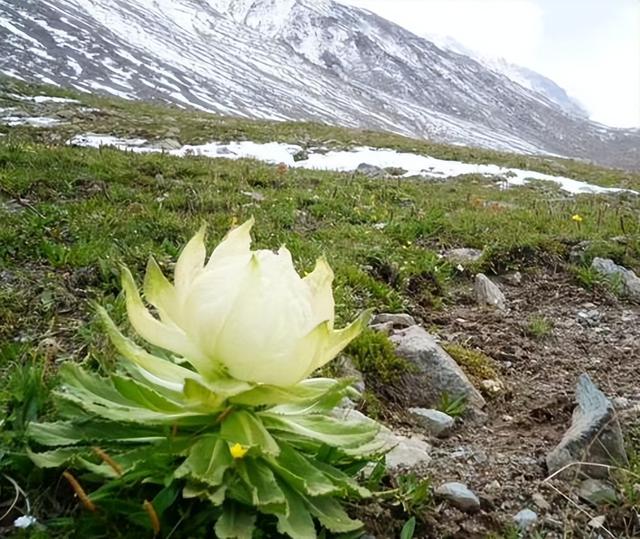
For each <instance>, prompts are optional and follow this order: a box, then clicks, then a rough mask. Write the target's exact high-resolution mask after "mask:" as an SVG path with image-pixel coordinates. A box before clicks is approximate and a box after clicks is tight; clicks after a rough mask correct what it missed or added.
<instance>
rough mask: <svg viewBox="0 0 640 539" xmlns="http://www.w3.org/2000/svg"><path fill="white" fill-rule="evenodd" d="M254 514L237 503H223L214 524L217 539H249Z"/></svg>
mask: <svg viewBox="0 0 640 539" xmlns="http://www.w3.org/2000/svg"><path fill="white" fill-rule="evenodd" d="M255 523H256V515H255V514H254V513H251V512H250V511H249V510H248V509H246V508H244V507H242V506H241V505H239V504H237V503H229V502H228V503H225V504H224V509H223V512H222V516H221V517H220V518H219V519H218V521H217V522H216V525H215V532H216V537H218V539H251V537H252V536H253V530H254V529H255Z"/></svg>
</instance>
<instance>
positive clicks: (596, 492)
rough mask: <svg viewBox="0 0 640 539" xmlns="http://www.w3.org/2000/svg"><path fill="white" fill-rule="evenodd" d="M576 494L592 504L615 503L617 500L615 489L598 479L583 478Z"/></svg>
mask: <svg viewBox="0 0 640 539" xmlns="http://www.w3.org/2000/svg"><path fill="white" fill-rule="evenodd" d="M578 496H580V498H582V499H583V500H584V501H585V502H588V503H590V504H591V505H594V506H596V507H597V506H599V505H605V504H615V503H616V502H617V501H618V494H617V493H616V490H615V489H614V488H613V487H612V486H611V485H610V484H609V483H605V482H604V481H600V480H598V479H585V480H584V481H582V483H580V487H579V488H578Z"/></svg>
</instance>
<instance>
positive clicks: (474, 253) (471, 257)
mask: <svg viewBox="0 0 640 539" xmlns="http://www.w3.org/2000/svg"><path fill="white" fill-rule="evenodd" d="M444 257H445V259H446V260H448V261H449V262H451V263H452V264H470V263H473V262H477V261H478V260H480V259H481V258H482V251H480V250H478V249H470V248H467V247H461V248H460V249H449V250H448V251H447V252H446V253H444Z"/></svg>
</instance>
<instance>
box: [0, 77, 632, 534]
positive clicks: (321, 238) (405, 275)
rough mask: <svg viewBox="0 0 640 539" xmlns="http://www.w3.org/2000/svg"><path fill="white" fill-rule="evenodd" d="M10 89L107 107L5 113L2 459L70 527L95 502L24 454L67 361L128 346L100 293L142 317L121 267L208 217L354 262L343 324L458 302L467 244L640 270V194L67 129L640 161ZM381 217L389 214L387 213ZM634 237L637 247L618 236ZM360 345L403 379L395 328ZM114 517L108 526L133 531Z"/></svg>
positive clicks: (101, 356) (572, 168)
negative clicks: (267, 157)
mask: <svg viewBox="0 0 640 539" xmlns="http://www.w3.org/2000/svg"><path fill="white" fill-rule="evenodd" d="M2 87H4V91H5V92H6V91H7V90H8V91H10V92H22V93H28V94H34V95H35V94H39V93H42V92H46V93H48V94H49V95H61V96H67V97H78V98H79V99H81V100H82V101H83V103H84V104H86V105H88V106H92V107H99V108H101V109H103V110H104V111H105V112H104V114H103V115H101V116H98V117H91V118H89V117H87V118H76V119H74V120H73V121H72V122H71V123H70V124H69V125H66V126H61V127H60V128H55V129H49V130H44V129H34V128H26V127H25V128H15V129H9V128H7V127H0V133H4V134H6V136H4V137H0V223H1V226H0V282H1V283H2V285H1V286H0V376H2V379H3V380H4V382H3V383H2V384H0V417H2V418H4V419H3V420H2V421H3V423H2V427H1V430H2V434H0V436H1V437H0V440H1V441H2V446H1V448H0V470H1V471H3V473H4V472H5V471H7V472H8V473H9V474H10V475H16V477H19V478H20V479H21V484H22V485H23V486H24V488H26V489H27V490H28V491H29V492H30V493H31V495H32V497H33V504H34V510H35V511H36V514H38V515H40V516H41V517H42V518H47V517H60V519H61V520H58V521H57V522H58V523H59V525H60V529H61V530H63V531H64V530H67V532H68V531H69V529H71V528H70V527H72V526H73V522H70V518H71V516H72V515H73V516H78V513H74V512H73V511H77V509H73V508H75V507H76V503H75V501H74V500H73V499H71V497H70V496H68V493H67V495H65V496H62V498H63V499H62V500H58V499H57V497H59V496H60V494H59V491H60V486H59V485H58V483H57V481H58V480H59V474H58V475H55V476H54V475H52V474H48V475H47V474H44V475H43V474H42V473H41V472H38V471H31V472H30V471H29V469H30V468H29V463H28V461H25V459H24V458H23V457H21V456H20V455H19V453H18V452H17V451H16V450H17V449H18V448H20V444H21V443H22V434H21V433H22V430H23V428H24V424H25V422H26V421H28V420H29V419H30V418H33V417H36V416H38V417H43V415H47V414H54V413H55V410H54V409H53V408H52V407H51V404H50V402H49V401H48V388H49V387H50V386H51V384H52V383H53V382H54V380H55V372H56V365H57V364H58V363H59V362H61V361H63V360H74V361H78V362H84V363H85V364H86V365H87V366H89V367H92V368H95V369H99V370H104V371H108V370H109V369H110V368H111V367H112V366H113V364H114V362H115V361H116V354H115V352H114V350H113V349H112V348H111V346H110V345H109V344H108V343H107V342H106V339H105V337H104V336H103V335H102V332H101V329H100V327H99V325H98V324H97V322H96V320H95V317H94V309H93V307H92V303H93V302H97V303H99V304H101V305H104V306H105V307H106V308H107V309H108V310H109V312H110V313H111V315H112V316H113V317H114V319H115V320H116V322H117V323H118V324H120V325H121V326H123V327H124V325H125V324H126V321H125V317H124V308H123V302H122V297H121V295H120V286H119V279H118V272H119V269H118V268H119V265H120V264H126V265H127V266H129V267H130V268H131V269H132V271H133V273H134V275H136V276H137V277H138V279H139V281H140V280H141V277H142V274H143V270H144V266H145V264H146V261H147V259H148V257H149V256H150V255H154V256H155V257H156V259H157V260H158V262H159V263H160V265H161V266H162V267H163V269H164V270H166V271H168V272H169V273H170V271H171V269H172V264H173V263H174V262H175V260H176V256H177V255H178V253H179V250H180V248H181V246H182V245H184V243H185V241H186V240H188V239H189V238H190V237H191V236H192V235H193V233H194V232H195V231H196V230H197V229H198V228H199V227H200V225H201V224H202V223H203V222H206V223H207V225H208V245H209V247H211V248H212V247H213V246H214V245H215V244H216V243H217V242H218V241H219V240H220V239H221V238H222V236H223V235H224V234H225V233H226V231H227V230H228V228H229V227H230V226H231V225H232V224H233V223H239V222H242V221H243V220H244V219H247V218H249V217H250V216H254V217H255V219H256V226H255V229H254V239H255V245H256V246H257V247H259V248H269V249H273V248H277V247H279V246H280V245H282V244H286V245H287V246H288V248H289V249H290V250H291V252H292V254H293V258H294V261H295V263H296V265H297V267H298V269H299V270H300V271H301V272H306V271H310V270H311V269H312V268H313V266H314V263H315V259H316V258H317V257H318V256H321V255H323V254H324V255H326V257H327V259H328V260H329V263H330V264H331V266H332V267H333V269H334V271H335V274H336V281H335V298H336V310H337V313H338V318H339V320H338V322H339V323H340V324H342V323H345V322H347V321H349V320H351V319H353V317H354V316H356V314H357V313H359V312H360V311H361V310H363V309H365V308H373V309H375V310H376V311H378V312H409V313H412V314H415V315H418V316H422V315H428V314H429V313H431V312H432V311H433V310H434V309H439V308H446V306H447V304H448V303H449V302H450V301H452V297H453V296H454V295H453V294H452V292H453V291H454V290H455V289H456V287H457V286H458V285H459V284H464V283H461V282H460V280H464V279H466V278H467V277H465V276H461V275H459V274H458V273H457V272H456V271H455V268H453V267H452V266H451V265H450V264H449V263H447V262H446V261H445V260H443V259H441V258H439V256H438V254H439V253H440V252H441V251H443V250H445V249H448V248H452V247H476V248H484V249H485V256H484V257H483V260H482V262H481V265H482V268H481V269H484V270H486V271H496V272H500V271H504V270H507V269H522V268H527V267H530V266H540V265H541V264H546V263H548V262H552V263H553V264H554V267H555V266H558V267H560V268H562V267H565V266H567V267H568V258H567V257H568V253H569V251H570V249H571V247H572V246H573V245H575V244H576V243H578V242H580V241H583V240H596V241H597V245H598V246H599V247H598V249H599V250H598V251H597V252H598V253H607V252H608V253H611V255H612V256H614V255H615V256H614V258H615V259H616V260H617V261H623V262H624V263H625V265H626V266H627V267H630V268H632V269H634V270H636V271H639V270H640V223H639V222H638V219H637V215H638V212H639V211H640V200H637V199H636V198H634V197H629V196H621V197H615V198H612V197H603V196H577V197H566V196H564V195H562V194H561V193H560V192H559V191H557V189H556V188H550V187H549V186H547V185H542V184H535V183H534V184H529V185H527V186H524V187H518V188H512V189H509V190H506V191H503V190H500V189H499V188H498V187H497V186H496V184H495V183H493V182H491V181H488V180H486V179H484V178H482V177H477V176H467V177H462V178H458V179H456V180H451V181H448V182H432V181H424V180H417V179H416V180H405V179H403V180H393V181H380V180H371V179H367V178H364V177H361V176H355V175H352V174H342V173H332V172H319V171H309V170H302V169H291V170H286V171H285V170H282V169H279V168H278V167H275V166H269V165H265V164H262V163H259V162H256V161H251V160H240V161H230V160H223V159H220V160H212V159H206V158H196V157H189V158H184V159H181V158H177V157H171V156H168V155H162V154H147V155H142V154H132V153H124V152H119V151H116V150H113V149H101V150H95V149H82V148H71V147H67V146H65V145H64V144H63V143H64V141H65V140H66V138H67V137H68V136H71V135H72V134H75V133H79V132H84V131H94V132H99V133H105V134H114V135H121V136H143V137H148V138H163V137H166V136H169V135H168V129H170V128H173V129H174V131H175V130H178V133H179V134H178V137H179V138H180V140H181V142H183V143H188V142H191V143H194V142H205V141H210V140H212V139H217V140H229V139H241V138H247V139H251V140H256V141H272V140H281V141H287V142H300V141H301V140H305V139H306V138H308V139H309V140H311V141H312V142H313V143H315V142H319V143H322V142H325V141H327V140H330V139H332V140H333V141H334V142H331V143H330V145H335V146H341V147H347V146H349V145H351V144H358V145H360V144H369V145H378V146H385V147H393V148H398V149H402V150H409V151H418V152H422V153H429V154H431V155H434V156H437V157H443V158H447V157H448V158H452V159H463V160H468V161H473V162H493V163H499V164H505V165H510V166H520V167H523V168H530V169H533V170H541V171H543V172H554V173H562V174H564V175H567V176H571V177H577V178H579V179H585V180H589V181H593V182H595V183H600V184H603V185H608V184H615V185H626V186H635V187H636V188H638V187H640V176H638V175H633V174H630V173H626V172H622V171H610V170H607V169H601V168H598V167H590V166H588V165H586V164H583V163H578V162H572V161H562V160H546V159H541V158H534V157H521V156H514V155H509V154H499V153H496V152H488V151H485V150H476V149H469V148H459V147H454V146H446V145H436V144H431V143H428V142H424V141H414V140H410V139H406V138H403V137H398V136H395V135H388V134H382V133H374V132H364V131H353V130H342V129H337V128H333V127H329V126H322V125H318V124H305V123H303V124H294V123H272V122H250V121H247V120H240V119H233V118H221V117H217V116H213V115H206V114H201V113H195V112H191V111H183V110H179V109H176V108H162V107H160V106H158V105H151V104H140V103H131V102H125V101H121V100H116V99H106V98H100V97H94V96H88V95H78V94H76V93H74V92H67V91H63V90H52V89H51V88H38V87H33V86H25V85H23V84H21V83H15V82H8V81H0V96H1V95H2V91H3V90H2ZM21 103H22V102H21ZM8 104H9V105H12V106H16V105H18V104H19V103H15V102H11V101H10V100H9V99H7V98H6V96H5V98H4V99H2V98H0V107H2V106H7V105H8ZM21 106H22V105H21ZM25 106H28V105H25ZM243 191H252V192H258V193H260V194H262V195H263V196H264V197H265V200H264V201H263V202H256V201H254V200H252V199H251V198H250V197H248V196H246V195H244V194H243V193H242V192H243ZM485 202H489V203H487V204H485ZM493 203H499V204H493ZM576 213H579V214H580V215H581V216H583V218H584V220H583V222H582V223H581V226H580V227H577V226H576V225H575V223H574V222H573V221H572V220H571V216H572V215H574V214H576ZM379 223H385V224H386V226H385V227H384V228H383V229H381V228H380V227H378V226H375V225H377V224H379ZM621 235H624V236H625V238H626V240H625V242H624V244H623V247H620V245H621V244H620V242H619V241H617V240H616V241H612V240H611V238H614V237H616V236H621ZM588 256H596V254H595V252H594V253H593V254H590V255H588ZM585 279H586V277H585ZM348 352H349V354H350V355H351V356H352V358H353V359H354V361H355V362H356V364H357V365H358V366H359V367H360V368H361V369H363V370H364V371H365V373H366V374H367V375H368V376H370V377H376V379H377V380H378V381H380V383H381V385H384V383H393V379H394V375H396V374H397V373H399V372H402V371H403V370H404V369H405V367H406V366H405V365H404V364H401V363H400V362H399V361H398V360H397V358H395V354H393V353H392V350H391V348H390V345H389V343H388V340H386V338H383V337H382V336H379V335H378V334H373V333H370V332H367V333H366V334H365V336H364V337H362V338H361V339H360V340H359V341H357V342H356V343H354V344H353V345H352V347H350V349H349V350H348ZM454 352H455V351H454ZM467 355H468V354H467ZM458 356H460V354H458ZM473 357H475V356H473ZM458 359H459V358H458ZM476 359H477V358H476ZM463 363H464V362H463ZM467 363H469V362H467ZM471 363H473V362H471ZM472 366H473V365H472ZM478 366H480V367H482V368H483V370H482V371H481V372H479V373H478V375H479V376H480V375H481V376H482V377H490V378H492V377H494V376H493V374H494V371H489V370H484V369H485V368H489V367H491V365H490V364H486V362H482V361H481V362H480V364H479V365H475V367H478ZM468 367H469V365H467V368H468ZM475 367H474V368H475ZM383 380H385V381H386V382H384V383H383V382H382V381H383ZM372 387H373V388H374V390H375V384H374V385H373V386H372ZM379 398H380V400H379ZM366 401H367V403H366V405H367V406H368V407H369V408H371V410H374V409H375V410H376V414H377V415H380V416H384V413H383V410H382V408H383V407H384V399H383V398H382V397H381V396H380V395H376V394H375V393H374V392H373V390H372V389H369V395H368V396H367V399H366ZM56 485H58V486H56ZM3 486H4V485H3ZM65 492H66V491H65ZM3 494H4V490H3ZM64 519H67V520H64ZM65 523H66V524H65ZM65 526H66V527H65ZM110 526H111V527H107V528H105V533H112V534H113V535H111V536H112V537H117V536H118V535H115V532H114V531H113V526H112V525H110ZM59 536H60V537H62V536H64V535H63V534H62V532H60V535H59Z"/></svg>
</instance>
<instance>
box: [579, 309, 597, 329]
mask: <svg viewBox="0 0 640 539" xmlns="http://www.w3.org/2000/svg"><path fill="white" fill-rule="evenodd" d="M600 318H602V313H601V312H600V311H598V310H597V309H589V310H588V311H578V314H576V320H578V322H580V323H581V324H582V325H585V326H597V325H598V323H599V322H600Z"/></svg>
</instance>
